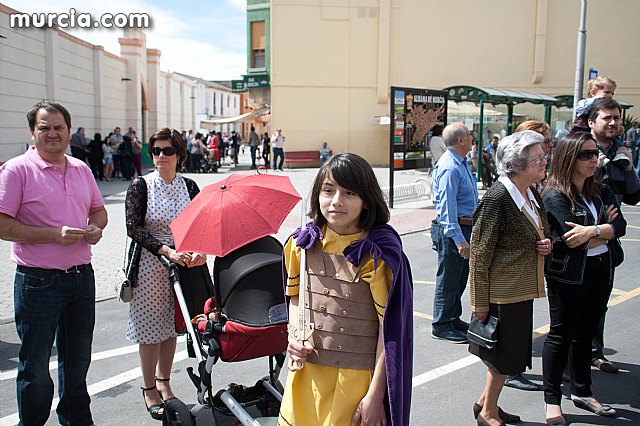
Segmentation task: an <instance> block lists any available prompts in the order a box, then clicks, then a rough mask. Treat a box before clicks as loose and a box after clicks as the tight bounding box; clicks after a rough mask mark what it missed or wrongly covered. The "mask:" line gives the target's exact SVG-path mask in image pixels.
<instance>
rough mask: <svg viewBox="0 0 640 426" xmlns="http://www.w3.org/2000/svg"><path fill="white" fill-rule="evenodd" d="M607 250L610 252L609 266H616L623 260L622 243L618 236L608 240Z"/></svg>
mask: <svg viewBox="0 0 640 426" xmlns="http://www.w3.org/2000/svg"><path fill="white" fill-rule="evenodd" d="M607 245H608V246H609V251H610V252H611V266H613V267H614V268H617V267H618V266H620V264H621V263H622V262H623V261H624V250H622V244H620V240H619V239H618V238H614V239H613V240H609V242H608V243H607Z"/></svg>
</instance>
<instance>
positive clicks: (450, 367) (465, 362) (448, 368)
mask: <svg viewBox="0 0 640 426" xmlns="http://www.w3.org/2000/svg"><path fill="white" fill-rule="evenodd" d="M478 362H480V358H478V357H477V356H475V355H469V356H466V357H464V358H462V359H459V360H457V361H453V362H450V363H449V364H446V365H443V366H442V367H438V368H434V369H433V370H431V371H427V372H426V373H422V374H419V375H417V376H415V377H414V378H413V381H412V387H414V388H417V387H418V386H420V385H424V384H425V383H427V382H430V381H432V380H435V379H437V378H439V377H442V376H445V375H447V374H449V373H453V372H454V371H457V370H460V369H463V368H465V367H468V366H470V365H473V364H475V363H478Z"/></svg>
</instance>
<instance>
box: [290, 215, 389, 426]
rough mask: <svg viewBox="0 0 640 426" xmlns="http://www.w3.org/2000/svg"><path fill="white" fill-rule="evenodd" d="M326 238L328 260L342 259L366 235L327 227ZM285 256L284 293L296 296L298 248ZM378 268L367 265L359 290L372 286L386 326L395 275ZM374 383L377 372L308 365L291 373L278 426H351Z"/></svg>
mask: <svg viewBox="0 0 640 426" xmlns="http://www.w3.org/2000/svg"><path fill="white" fill-rule="evenodd" d="M322 232H323V233H324V239H323V240H322V251H323V252H325V253H330V254H342V250H344V248H345V247H346V246H347V245H349V243H351V241H354V240H358V239H360V238H362V236H363V233H357V234H350V235H339V234H336V233H335V232H333V231H332V230H331V229H329V228H328V227H326V226H325V227H324V229H323V230H322ZM284 254H285V267H286V270H287V275H288V276H289V280H288V282H287V290H286V293H287V295H288V296H295V295H297V294H298V289H299V283H300V248H299V247H297V246H296V245H295V241H293V239H290V240H289V241H288V242H287V245H286V246H285V248H284ZM345 261H347V260H346V259H345ZM377 265H378V268H377V270H374V268H373V260H372V259H368V260H366V261H365V264H364V265H363V266H362V269H361V270H360V281H359V282H358V283H355V285H358V284H362V285H364V284H369V287H370V288H371V294H372V296H373V300H374V303H375V307H376V310H377V312H378V318H379V319H380V322H382V317H383V315H384V308H385V306H386V303H387V298H388V297H389V287H390V286H391V283H392V279H393V275H392V273H391V270H390V269H389V268H388V267H387V265H386V264H385V263H384V261H383V260H382V259H378V262H377ZM372 378H373V370H354V369H349V368H338V367H328V366H323V365H317V364H312V363H310V362H306V363H305V365H304V368H303V369H302V370H300V371H296V372H292V371H289V373H288V375H287V383H286V385H285V389H284V396H283V399H282V406H281V408H280V416H279V417H278V426H321V425H324V426H330V425H349V424H350V423H351V418H352V417H353V414H354V413H355V411H356V408H357V407H358V404H359V403H360V401H361V400H362V398H363V397H364V396H365V394H366V393H367V390H368V389H369V385H370V384H371V379H372Z"/></svg>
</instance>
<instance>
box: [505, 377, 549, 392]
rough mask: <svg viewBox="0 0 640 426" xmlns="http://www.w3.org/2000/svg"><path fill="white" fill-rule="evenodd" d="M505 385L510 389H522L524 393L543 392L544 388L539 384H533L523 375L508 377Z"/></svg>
mask: <svg viewBox="0 0 640 426" xmlns="http://www.w3.org/2000/svg"><path fill="white" fill-rule="evenodd" d="M504 385H505V386H508V387H510V388H515V389H520V390H524V391H541V390H543V389H542V386H540V385H539V384H537V383H533V382H532V381H531V380H529V379H527V378H526V377H524V376H523V375H522V374H518V375H517V376H507V378H506V380H505V381H504Z"/></svg>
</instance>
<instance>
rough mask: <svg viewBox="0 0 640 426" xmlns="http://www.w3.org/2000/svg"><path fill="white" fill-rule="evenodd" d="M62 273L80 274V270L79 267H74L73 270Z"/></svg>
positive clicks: (69, 269)
mask: <svg viewBox="0 0 640 426" xmlns="http://www.w3.org/2000/svg"><path fill="white" fill-rule="evenodd" d="M62 272H64V273H65V274H79V273H80V268H78V265H74V266H72V267H71V268H67V269H65V270H63V271H62Z"/></svg>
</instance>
